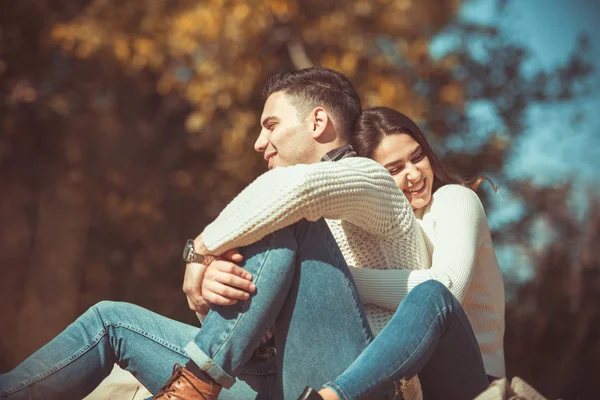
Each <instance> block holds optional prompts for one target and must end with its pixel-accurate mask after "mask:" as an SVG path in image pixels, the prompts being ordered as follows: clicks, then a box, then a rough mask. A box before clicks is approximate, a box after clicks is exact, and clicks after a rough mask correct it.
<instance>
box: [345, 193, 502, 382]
mask: <svg viewBox="0 0 600 400" xmlns="http://www.w3.org/2000/svg"><path fill="white" fill-rule="evenodd" d="M419 224H420V226H421V228H422V229H423V231H424V232H425V234H426V242H427V248H428V251H429V254H431V256H432V265H431V268H429V269H425V270H419V271H409V270H394V271H377V270H365V269H361V270H359V269H353V268H351V270H352V274H353V276H354V279H355V280H356V283H357V287H358V289H359V292H360V296H361V298H362V300H363V301H364V302H366V303H373V304H377V305H379V306H381V307H384V308H388V309H391V310H395V309H396V308H397V307H398V305H399V304H400V302H401V301H402V299H403V298H404V297H405V296H406V294H407V293H408V292H409V291H410V290H411V289H412V288H414V287H415V286H416V285H418V284H419V283H421V282H424V281H426V280H429V279H435V280H438V281H440V282H441V283H443V284H444V285H445V286H446V287H448V288H449V289H450V291H451V292H452V294H454V296H455V297H456V298H457V299H458V300H459V301H460V302H461V304H462V305H463V308H464V310H465V312H466V313H467V316H468V317H469V320H470V321H471V326H472V327H473V331H474V332H475V336H476V338H477V342H478V343H479V347H480V349H481V353H482V356H483V362H484V366H485V369H486V373H487V374H488V375H492V376H496V377H503V376H505V366H504V350H503V338H504V283H503V279H502V275H501V273H500V268H499V266H498V261H497V259H496V255H495V252H494V246H493V243H492V238H491V235H490V230H489V226H488V223H487V218H486V215H485V211H484V209H483V206H482V204H481V201H480V200H479V197H478V196H477V195H476V194H475V193H474V192H473V191H471V190H470V189H467V188H465V187H463V186H460V185H446V186H443V187H442V188H440V189H439V190H438V191H436V192H435V193H434V195H433V200H432V201H431V203H430V204H429V205H428V206H427V207H426V209H425V210H424V213H423V216H422V218H420V219H419Z"/></svg>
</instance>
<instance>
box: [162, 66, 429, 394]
mask: <svg viewBox="0 0 600 400" xmlns="http://www.w3.org/2000/svg"><path fill="white" fill-rule="evenodd" d="M264 92H265V98H266V102H265V106H264V110H263V114H262V116H261V126H262V130H261V133H260V136H259V138H258V139H257V141H256V144H255V150H256V151H258V152H262V153H264V158H265V160H266V161H267V163H268V167H269V170H270V171H269V172H268V173H266V174H264V175H263V176H261V177H259V178H258V179H257V180H256V181H255V182H253V183H252V184H251V185H250V186H248V188H246V189H245V190H244V191H243V192H242V193H240V195H239V196H238V197H237V198H236V199H234V200H233V201H232V202H231V203H230V204H229V205H228V206H227V207H226V208H225V209H224V210H223V212H222V213H221V215H219V217H218V218H217V219H216V220H215V221H214V222H213V223H212V224H210V225H209V226H208V227H207V228H206V229H205V230H204V232H203V233H202V234H201V235H199V236H198V237H197V238H196V239H195V241H194V243H193V246H191V243H190V248H189V252H190V253H194V254H198V259H199V260H207V261H200V262H196V263H194V262H192V263H189V264H188V265H187V269H186V278H185V283H184V287H185V290H186V293H187V295H188V302H189V304H190V308H192V309H193V310H196V311H197V312H200V313H201V314H206V312H207V309H208V307H207V304H206V301H205V300H206V299H205V297H204V296H209V297H210V298H209V300H211V302H212V303H217V304H231V303H232V302H229V303H227V302H223V301H222V300H225V299H227V298H237V299H239V300H242V301H240V302H239V303H237V304H235V305H232V306H229V307H215V311H216V312H212V313H208V316H207V317H206V320H205V324H204V326H203V328H202V329H201V331H200V333H199V334H198V335H197V336H196V338H195V340H194V341H192V342H191V343H190V344H189V345H188V346H187V347H186V352H187V353H188V354H189V355H190V357H191V359H192V361H193V363H191V365H190V367H191V369H192V372H193V374H192V375H196V377H197V378H199V379H198V380H196V381H195V384H194V385H193V386H195V387H196V389H197V390H200V391H205V393H210V394H211V395H212V396H216V395H217V394H218V392H219V391H220V386H224V387H231V386H232V385H233V384H234V383H235V379H234V376H235V375H236V374H237V373H238V372H239V371H240V369H241V368H242V366H243V365H244V363H245V361H246V360H248V359H249V358H250V356H251V354H252V352H253V351H254V350H255V348H256V347H257V346H258V344H259V342H260V340H261V338H262V337H263V335H264V333H265V332H266V331H267V330H268V329H269V327H270V326H272V325H273V326H274V328H275V329H274V335H275V343H276V344H275V347H276V357H277V361H278V362H277V365H278V370H277V381H278V383H279V385H280V387H279V388H277V392H276V393H279V394H280V395H281V392H283V395H281V396H282V397H285V398H295V397H293V396H295V395H296V396H297V395H298V393H300V391H301V390H302V388H303V387H304V386H306V385H319V386H320V385H322V384H323V383H325V382H326V381H328V380H329V379H332V378H333V377H335V376H337V374H339V373H341V372H342V371H344V370H345V368H346V367H347V366H348V365H349V364H350V363H351V362H352V361H353V360H354V359H355V358H356V357H357V356H358V355H359V354H360V352H361V351H362V349H363V348H364V347H365V346H366V345H367V343H368V342H369V341H370V340H371V333H370V331H369V326H368V324H367V323H366V321H365V318H364V315H363V309H362V307H361V305H360V303H359V302H357V301H356V296H357V295H356V292H355V288H354V287H353V283H352V281H351V279H350V278H349V272H348V269H347V265H346V262H348V263H351V264H352V265H356V266H374V265H379V266H384V265H390V263H391V264H392V265H393V266H396V267H399V266H402V267H405V268H410V269H415V268H424V267H426V266H427V265H428V263H429V259H428V256H427V253H426V250H425V246H424V241H423V238H422V237H421V236H420V230H419V229H418V228H417V227H416V222H415V218H414V215H413V213H412V210H411V208H410V205H409V204H408V202H407V201H406V198H405V197H404V195H403V194H402V193H401V192H400V191H399V190H398V189H397V187H396V186H395V184H394V182H393V180H392V179H391V177H390V175H389V173H388V172H387V171H386V170H385V169H383V168H382V167H381V166H379V165H378V164H376V163H375V162H373V161H371V160H367V159H362V158H358V157H354V153H353V151H352V149H351V147H350V146H348V145H347V143H348V141H349V139H350V135H351V130H352V127H353V124H354V121H355V120H356V119H357V118H358V116H359V113H360V110H361V104H360V100H359V98H358V95H357V93H356V91H355V89H354V88H353V86H352V84H351V83H350V82H349V81H348V80H347V78H345V77H344V76H343V75H341V74H339V73H337V72H334V71H330V70H326V69H321V68H311V69H305V70H300V71H295V72H291V73H288V74H283V75H276V76H275V77H273V78H271V80H270V81H269V82H268V83H267V85H266V87H265V91H264ZM319 161H335V162H323V163H320V162H319ZM280 167H281V168H280ZM322 218H329V219H328V220H327V224H326V223H325V221H324V220H323V219H322ZM307 220H308V221H316V222H308V221H307ZM329 229H331V232H330V231H329ZM332 234H333V235H332ZM244 246H245V247H244ZM238 247H243V249H242V253H243V257H244V259H245V265H244V270H241V269H240V270H234V269H231V268H233V267H231V265H230V264H228V263H226V262H224V261H216V262H215V264H214V265H213V266H212V267H211V269H212V268H216V269H217V270H219V268H223V269H227V268H229V270H227V271H226V272H232V273H233V275H232V274H229V275H228V274H225V275H224V276H229V277H230V279H232V281H230V282H224V283H225V284H221V285H220V287H216V288H215V289H214V290H208V293H204V294H203V293H202V290H201V286H202V281H203V275H204V274H205V273H206V265H208V264H210V263H211V262H212V260H213V257H214V256H219V255H222V254H224V253H225V252H227V251H229V250H231V249H234V248H238ZM340 249H341V250H342V251H341V252H340ZM232 254H233V253H229V255H228V257H227V258H231V257H232ZM204 257H206V258H204ZM238 257H239V256H238ZM239 259H241V257H239V258H238V260H239ZM248 273H250V274H252V275H253V276H254V282H255V284H256V287H257V289H256V291H255V292H254V293H253V295H252V297H251V298H250V300H249V301H243V300H246V299H247V297H246V296H247V293H245V291H244V290H237V289H236V286H238V287H243V288H244V289H246V290H247V291H248V292H253V291H254V289H255V288H254V287H250V286H248V287H245V286H244V280H243V279H237V280H236V278H235V274H239V275H240V278H243V276H244V274H248ZM227 283H228V284H227ZM213 284H214V282H213ZM217 284H218V283H217ZM207 289H209V288H205V292H206V291H207ZM220 293H221V294H220ZM392 314H393V312H391V311H388V310H383V309H380V308H377V307H376V306H367V314H366V315H367V317H369V319H370V322H371V325H372V326H373V327H374V328H375V330H376V331H378V330H379V329H381V327H382V326H383V325H384V324H385V322H387V320H388V319H389V318H390V317H391V315H392ZM216 337H221V338H224V339H218V340H215V338H216ZM336 344H337V346H336ZM324 359H325V360H326V361H323V360H324ZM194 364H195V365H194ZM315 364H317V365H315ZM189 376H190V374H189V371H186V370H185V369H180V370H178V371H177V372H176V375H175V376H174V380H173V382H179V383H181V379H180V378H185V379H188V378H189ZM178 377H179V378H178ZM223 394H225V393H223Z"/></svg>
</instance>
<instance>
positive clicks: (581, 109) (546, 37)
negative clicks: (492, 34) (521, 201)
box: [461, 0, 600, 185]
mask: <svg viewBox="0 0 600 400" xmlns="http://www.w3.org/2000/svg"><path fill="white" fill-rule="evenodd" d="M495 4H496V2H495V1H493V0H473V1H470V2H467V3H465V5H464V6H463V8H462V10H461V16H462V18H465V19H467V20H471V21H478V22H483V23H488V24H493V25H496V26H499V27H500V29H501V31H502V33H503V35H505V36H506V37H508V38H509V39H511V40H514V41H517V42H520V43H523V44H524V45H525V46H526V47H527V48H529V50H530V51H531V53H532V58H531V60H530V62H529V63H528V65H527V68H531V69H545V70H548V69H552V68H553V67H555V66H556V65H557V64H560V63H561V62H563V61H564V60H565V59H566V58H567V57H568V56H569V54H570V53H571V52H572V51H573V50H574V46H575V43H576V40H577V37H578V36H579V35H580V34H581V33H586V34H587V35H588V36H589V37H590V38H591V42H592V43H591V44H592V54H593V59H594V60H595V68H596V70H595V74H594V77H593V78H592V80H591V82H590V85H591V91H592V93H593V94H592V95H591V96H589V97H586V98H581V99H579V100H576V101H572V102H569V103H567V104H559V105H554V106H547V107H532V108H531V109H530V110H529V112H528V130H527V132H526V134H525V135H524V137H523V138H522V139H521V140H520V141H519V142H518V143H516V146H515V148H516V151H515V152H514V154H513V155H512V157H511V160H510V162H509V164H508V167H507V172H508V174H509V176H510V177H511V178H516V179H520V178H528V179H532V180H533V182H534V183H536V184H539V185H553V184H556V183H560V182H563V181H565V180H570V179H575V180H577V182H578V183H583V184H588V185H597V184H598V183H600V176H598V172H599V171H600V135H599V133H600V23H598V22H599V17H600V2H599V1H595V0H570V1H569V0H513V1H509V2H508V6H507V7H506V8H505V9H504V10H503V11H502V12H500V13H499V12H498V11H497V9H496V7H495ZM577 115H581V116H582V117H583V119H582V121H581V122H580V123H578V124H576V125H573V124H572V123H571V121H572V120H573V119H574V118H575V116H577Z"/></svg>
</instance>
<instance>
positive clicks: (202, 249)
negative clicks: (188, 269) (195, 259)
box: [194, 234, 210, 256]
mask: <svg viewBox="0 0 600 400" xmlns="http://www.w3.org/2000/svg"><path fill="white" fill-rule="evenodd" d="M194 251H195V252H196V253H197V254H201V255H203V256H207V255H210V251H209V250H208V248H207V247H206V244H204V239H202V234H200V235H198V237H196V239H194Z"/></svg>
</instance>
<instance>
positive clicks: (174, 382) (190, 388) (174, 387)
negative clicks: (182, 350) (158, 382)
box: [153, 364, 223, 400]
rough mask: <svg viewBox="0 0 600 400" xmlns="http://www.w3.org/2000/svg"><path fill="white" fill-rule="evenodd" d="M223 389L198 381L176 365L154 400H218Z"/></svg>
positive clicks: (210, 383)
mask: <svg viewBox="0 0 600 400" xmlns="http://www.w3.org/2000/svg"><path fill="white" fill-rule="evenodd" d="M222 388H223V387H222V386H220V385H218V384H216V383H214V382H205V381H203V380H200V379H198V378H197V377H196V376H195V375H194V374H192V373H191V372H190V371H188V370H187V369H186V368H185V367H182V366H181V365H179V364H175V366H174V367H173V374H172V375H171V377H170V378H169V380H168V381H167V383H165V385H164V386H163V387H162V388H161V389H160V392H158V393H157V394H156V395H155V396H154V397H153V399H162V400H167V399H173V400H174V399H185V400H217V398H218V397H219V392H221V389H222Z"/></svg>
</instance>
